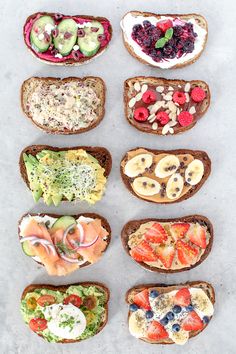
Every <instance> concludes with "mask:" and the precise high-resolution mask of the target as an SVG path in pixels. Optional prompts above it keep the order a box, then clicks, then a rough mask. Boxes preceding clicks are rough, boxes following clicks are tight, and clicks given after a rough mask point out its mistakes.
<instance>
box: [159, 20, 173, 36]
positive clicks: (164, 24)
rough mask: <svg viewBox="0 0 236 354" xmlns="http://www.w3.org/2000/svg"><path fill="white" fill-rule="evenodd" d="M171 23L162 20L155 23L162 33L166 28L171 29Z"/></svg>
mask: <svg viewBox="0 0 236 354" xmlns="http://www.w3.org/2000/svg"><path fill="white" fill-rule="evenodd" d="M172 26H173V23H172V21H171V20H164V21H159V22H157V28H159V29H160V30H161V31H162V32H164V33H165V32H166V31H167V30H168V28H171V27H172Z"/></svg>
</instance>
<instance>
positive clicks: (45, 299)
mask: <svg viewBox="0 0 236 354" xmlns="http://www.w3.org/2000/svg"><path fill="white" fill-rule="evenodd" d="M55 302H56V299H55V297H54V296H52V295H42V296H40V297H39V298H38V299H37V303H38V305H39V306H42V307H44V306H49V305H52V304H55Z"/></svg>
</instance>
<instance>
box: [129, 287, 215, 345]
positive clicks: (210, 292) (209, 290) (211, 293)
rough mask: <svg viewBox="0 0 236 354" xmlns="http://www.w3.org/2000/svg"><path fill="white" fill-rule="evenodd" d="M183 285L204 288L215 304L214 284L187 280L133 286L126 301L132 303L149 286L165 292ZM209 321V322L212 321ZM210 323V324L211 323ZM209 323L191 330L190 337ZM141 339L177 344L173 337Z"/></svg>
mask: <svg viewBox="0 0 236 354" xmlns="http://www.w3.org/2000/svg"><path fill="white" fill-rule="evenodd" d="M182 287H185V288H191V287H195V288H196V287H197V288H201V289H202V290H204V291H205V293H206V294H207V296H208V297H209V298H210V300H211V302H212V304H213V305H214V304H215V290H214V288H213V286H212V285H211V284H210V283H208V282H205V281H190V282H186V283H182V284H176V285H175V284H171V285H168V284H162V283H159V284H155V283H150V284H140V285H137V286H134V287H133V288H131V289H129V290H128V291H127V292H126V295H125V301H126V302H127V304H130V303H131V302H130V299H132V296H133V295H135V294H136V293H138V292H141V291H142V290H144V289H148V288H155V289H157V290H158V291H159V292H161V293H163V292H169V291H172V290H178V289H180V288H182ZM130 314H131V312H130V311H129V313H128V320H129V316H130ZM211 319H212V317H210V321H211ZM210 321H209V323H210ZM209 323H208V324H209ZM208 324H206V325H205V326H204V328H203V329H202V330H198V331H191V332H190V333H189V339H190V338H193V337H195V336H197V335H198V334H199V333H201V332H202V331H203V330H204V329H205V328H206V327H207V326H208ZM139 339H140V340H142V341H144V342H147V343H149V344H165V345H166V344H175V343H174V342H173V341H172V340H171V339H169V338H168V339H166V340H162V341H150V340H148V339H147V338H139Z"/></svg>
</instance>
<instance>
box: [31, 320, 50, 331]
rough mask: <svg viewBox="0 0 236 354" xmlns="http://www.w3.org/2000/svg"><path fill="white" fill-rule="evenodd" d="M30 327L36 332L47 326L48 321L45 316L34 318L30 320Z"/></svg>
mask: <svg viewBox="0 0 236 354" xmlns="http://www.w3.org/2000/svg"><path fill="white" fill-rule="evenodd" d="M29 327H30V329H32V331H34V332H39V331H43V330H44V329H46V328H47V321H46V320H45V319H44V318H32V320H30V322H29Z"/></svg>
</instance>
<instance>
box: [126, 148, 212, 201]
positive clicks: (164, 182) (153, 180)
mask: <svg viewBox="0 0 236 354" xmlns="http://www.w3.org/2000/svg"><path fill="white" fill-rule="evenodd" d="M120 171H121V177H122V179H123V182H124V184H125V186H126V187H127V188H128V190H129V191H130V192H131V193H132V194H133V195H135V196H136V197H138V198H140V199H143V200H146V201H149V202H153V203H157V204H170V203H177V202H181V201H183V200H185V199H188V198H190V197H191V196H193V195H194V194H195V193H196V192H197V191H198V190H199V189H200V188H201V187H202V185H203V184H204V183H205V181H206V180H207V178H208V176H209V175H210V172H211V160H210V158H209V156H208V155H207V153H206V152H204V151H199V150H187V149H178V150H153V149H146V148H142V147H137V148H135V149H133V150H130V151H128V152H127V153H126V154H125V156H124V157H123V159H122V161H121V165H120Z"/></svg>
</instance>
